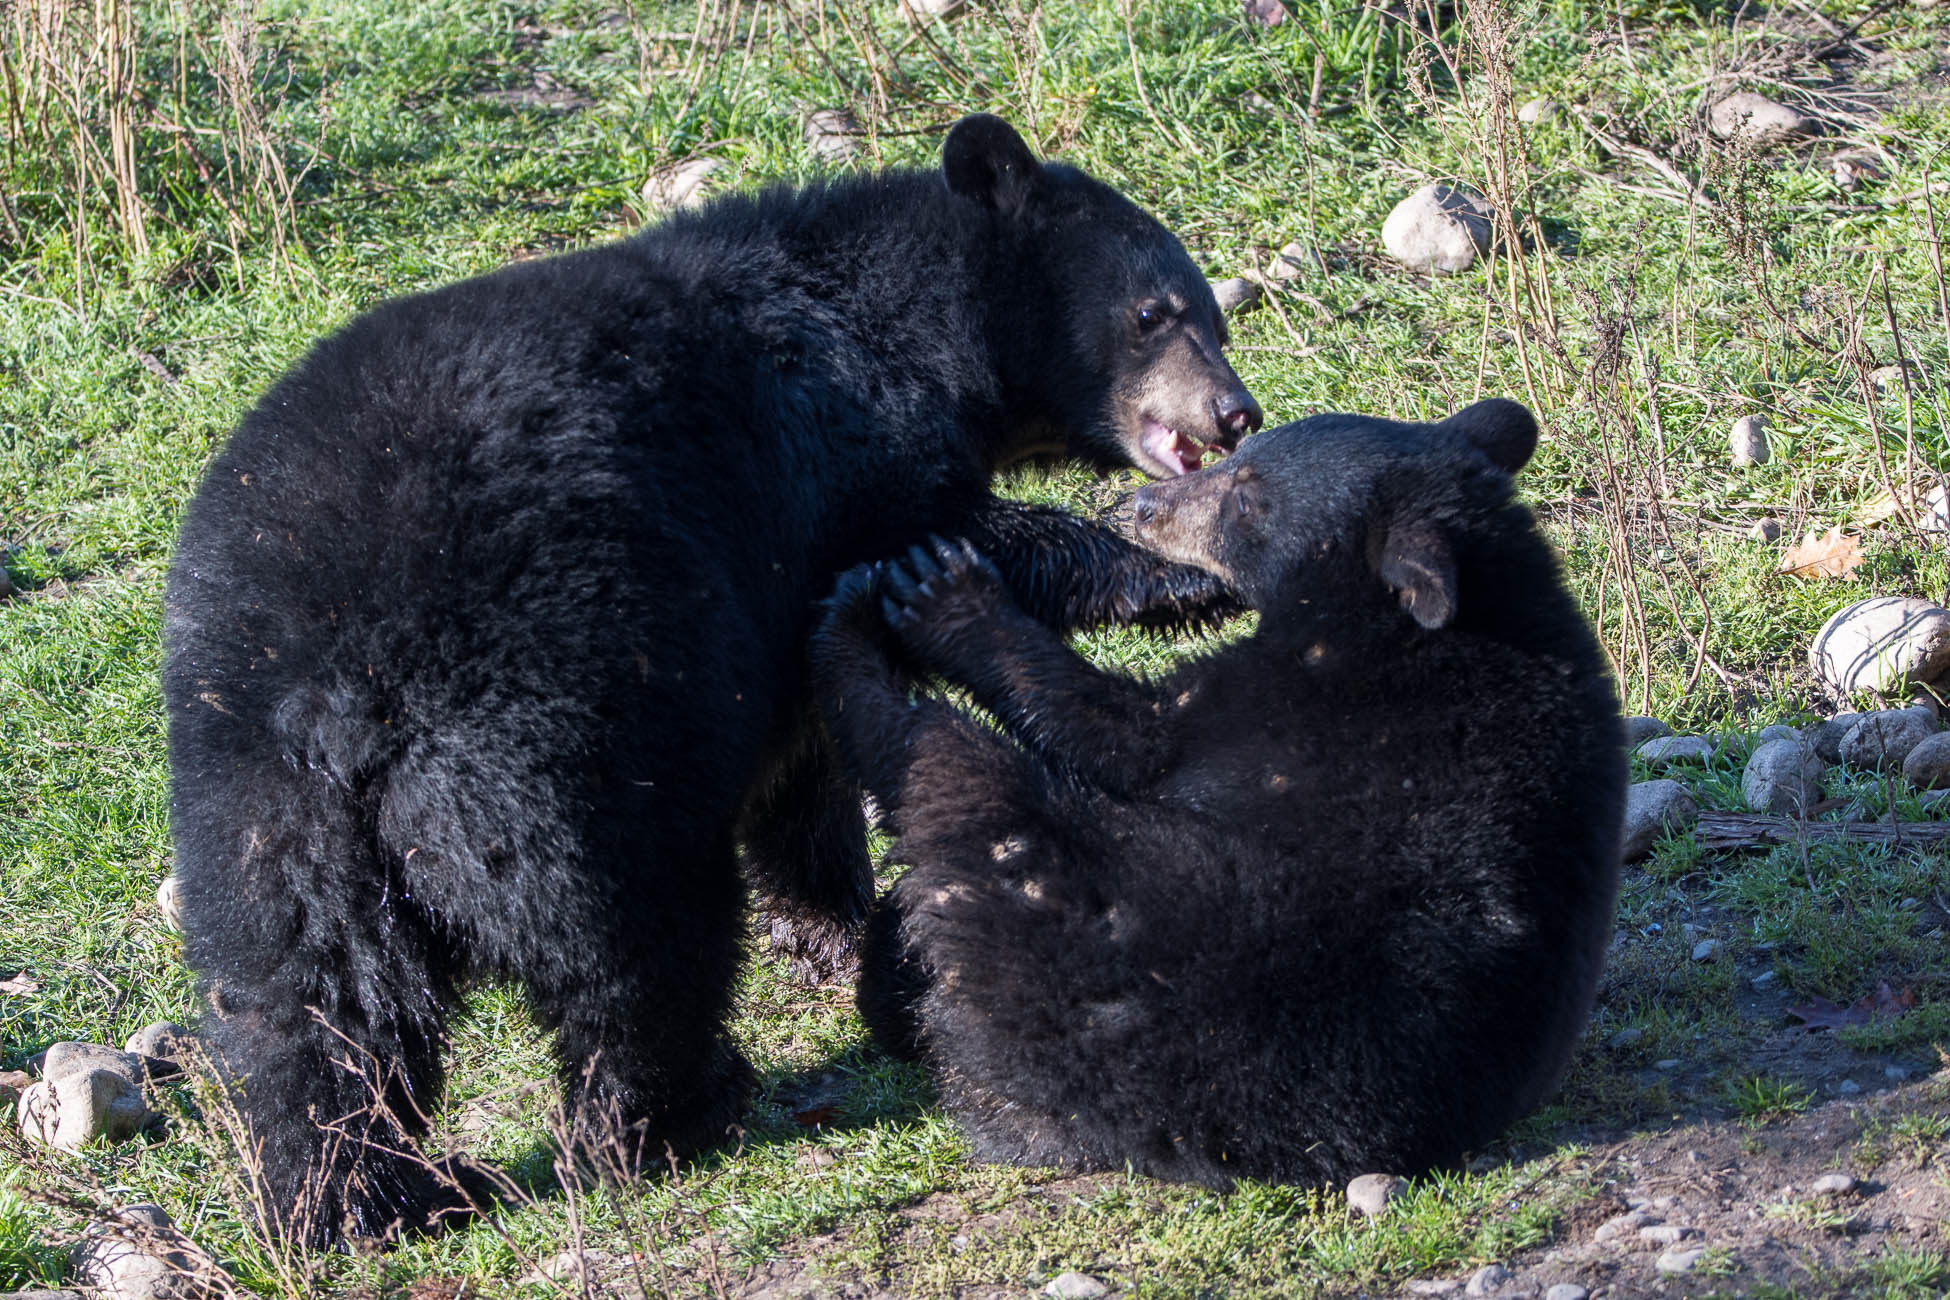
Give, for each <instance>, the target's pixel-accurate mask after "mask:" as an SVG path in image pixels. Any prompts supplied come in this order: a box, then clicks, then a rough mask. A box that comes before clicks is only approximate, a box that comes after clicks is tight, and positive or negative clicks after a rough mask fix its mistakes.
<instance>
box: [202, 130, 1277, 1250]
mask: <svg viewBox="0 0 1950 1300" xmlns="http://www.w3.org/2000/svg"><path fill="white" fill-rule="evenodd" d="M1224 334H1225V331H1224V326H1223V324H1222V323H1221V321H1220V318H1219V314H1218V310H1217V308H1216V306H1215V304H1214V302H1213V300H1212V295H1211V292H1210V290H1209V289H1208V288H1207V286H1206V282H1205V279H1204V277H1203V276H1201V275H1200V274H1199V272H1198V270H1197V268H1195V267H1194V266H1193V265H1192V263H1191V261H1190V260H1189V259H1188V258H1187V257H1186V255H1185V253H1184V250H1183V249H1182V248H1180V246H1179V245H1178V243H1177V241H1176V240H1174V239H1173V238H1172V237H1171V236H1170V234H1168V233H1167V232H1166V231H1165V230H1164V228H1163V227H1161V226H1160V225H1159V224H1158V223H1157V222H1156V221H1154V220H1152V219H1151V218H1150V217H1148V216H1146V215H1145V214H1144V213H1143V212H1141V211H1140V210H1139V209H1138V208H1136V207H1135V206H1133V205H1132V204H1131V203H1130V202H1129V201H1128V200H1126V199H1124V198H1123V197H1121V196H1120V195H1118V194H1117V193H1116V192H1115V191H1114V190H1112V189H1110V188H1109V187H1107V186H1105V185H1103V184H1102V183H1100V182H1098V181H1095V180H1092V179H1091V178H1090V177H1088V176H1086V175H1084V174H1082V173H1081V172H1079V171H1077V170H1075V169H1073V168H1070V167H1065V166H1061V165H1056V164H1050V165H1044V164H1043V163H1040V162H1039V161H1038V160H1037V159H1036V158H1035V157H1034V156H1033V155H1032V154H1031V153H1030V152H1029V151H1028V149H1027V148H1026V147H1025V146H1024V144H1023V142H1022V140H1021V139H1020V137H1018V136H1017V135H1016V133H1015V132H1014V131H1013V130H1011V129H1010V128H1009V127H1008V125H1007V124H1005V123H1003V122H1002V121H1000V120H999V119H997V118H993V117H986V116H976V117H970V118H967V119H965V120H963V121H962V122H960V123H959V124H957V126H956V127H955V129H954V130H953V131H952V132H951V133H950V134H949V136H948V139H947V141H946V144H945V147H944V150H943V168H942V173H941V175H939V176H937V175H934V174H931V173H926V172H894V173H890V174H886V175H879V176H873V177H866V178H860V179H854V180H846V181H838V182H834V183H831V184H826V185H820V186H813V187H809V188H807V189H804V190H799V191H796V192H795V191H792V190H789V189H783V188H781V189H773V190H770V191H767V192H764V193H760V194H757V195H754V196H750V197H734V198H728V199H725V200H722V201H720V202H718V203H716V204H714V205H712V206H710V207H708V208H706V209H704V210H702V211H700V212H698V213H695V214H686V215H680V216H677V217H673V218H672V219H671V220H669V221H667V222H665V223H664V224H662V225H659V226H657V227H655V228H653V229H650V230H647V231H645V232H644V233H642V234H641V235H639V236H637V237H635V238H632V239H628V240H624V241H622V242H620V243H616V244H612V245H609V246H607V247H602V248H597V249H593V250H589V251H585V252H580V253H575V254H571V255H568V256H564V257H559V258H555V259H551V260H548V261H543V262H535V263H529V264H526V265H517V266H512V267H509V268H507V269H505V270H502V271H500V272H497V273H495V274H492V275H487V276H483V277H481V278H478V279H474V280H469V281H467V282H465V283H461V284H457V285H453V286H451V287H448V288H445V289H442V290H439V291H437V292H433V293H427V294H423V295H418V296H414V297H409V298H403V299H400V300H397V301H393V302H389V303H386V304H384V305H382V306H380V307H378V308H376V309H374V310H373V311H371V312H369V313H368V314H366V315H365V316H363V317H361V318H359V319H358V320H355V321H354V322H353V323H352V324H350V325H348V326H347V327H346V328H345V329H344V330H342V331H341V332H339V333H338V334H336V335H335V336H333V337H331V338H329V339H327V340H325V341H324V342H323V343H321V344H320V345H319V346H318V347H317V349H316V350H314V351H313V352H312V353H311V355H310V356H308V357H307V358H305V359H304V360H303V361H302V362H300V363H299V364H298V365H297V366H296V367H295V368H294V369H293V370H292V371H291V373H290V374H288V375H287V376H286V377H285V378H284V379H283V380H281V381H280V382H279V383H278V384H277V385H276V386H275V387H273V388H272V389H271V391H270V392H269V393H268V394H267V395H266V396H265V398H264V399H263V401H262V402H260V403H259V404H258V406H257V408H256V409H255V410H253V411H252V412H251V413H250V414H249V415H248V416H247V417H246V418H245V419H244V421H243V423H242V425H241V426H240V427H239V428H238V430H237V432H236V434H235V435H234V436H233V437H232V438H231V440H230V442H229V445H228V446H227V448H226V449H225V450H224V451H223V453H222V454H221V455H220V456H218V457H217V459H216V461H215V462H214V464H212V466H211V468H210V471H209V474H208V477H207V478H206V479H205V480H204V483H203V485H202V487H201V489H200V490H199V491H198V493H197V496H196V498H195V500H194V501H192V502H191V504H190V507H189V510H188V513H187V515H186V517H185V519H184V522H183V529H182V535H181V539H180V541H179V543H178V548H177V553H176V558H175V563H174V565H173V567H172V569H171V573H170V581H169V590H168V599H167V619H168V624H167V656H166V661H165V665H164V669H163V684H164V690H165V695H166V698H167V704H168V710H169V743H170V760H171V764H172V767H173V769H174V782H175V784H174V802H173V805H172V816H173V822H174V829H175V835H176V846H177V873H178V875H179V878H180V886H181V898H182V907H183V919H184V923H185V931H186V934H187V944H186V956H187V959H188V961H189V964H190V965H191V966H192V967H193V968H194V969H195V970H196V971H197V972H198V974H199V975H200V977H201V979H202V982H203V986H204V991H205V994H206V996H207V999H208V1001H209V1004H210V1006H211V1008H212V1011H213V1014H212V1015H211V1016H210V1017H209V1018H208V1020H207V1023H206V1029H207V1033H208V1038H209V1042H210V1044H211V1046H212V1047H213V1048H214V1050H215V1053H216V1055H217V1056H218V1057H219V1058H220V1060H221V1062H222V1063H223V1065H224V1067H225V1069H226V1071H227V1072H228V1073H229V1074H230V1075H231V1076H232V1077H233V1078H234V1079H236V1080H238V1081H239V1082H238V1084H237V1087H236V1089H235V1095H236V1097H237V1098H238V1100H239V1101H240V1102H241V1104H242V1105H243V1107H244V1109H245V1110H246V1112H247V1114H248V1118H249V1124H250V1132H251V1135H252V1139H253V1141H254V1142H255V1143H256V1144H257V1145H258V1150H257V1153H256V1154H257V1158H258V1159H259V1160H260V1161H261V1164H262V1168H263V1171H264V1174H265V1176H266V1181H267V1184H268V1190H269V1196H270V1201H271V1207H272V1217H274V1218H275V1219H277V1220H278V1221H279V1222H278V1223H277V1224H276V1225H275V1226H277V1227H279V1228H281V1229H282V1230H284V1231H286V1232H299V1233H302V1234H304V1235H306V1236H308V1237H310V1238H312V1239H314V1240H318V1239H326V1238H330V1237H332V1236H334V1235H335V1234H336V1233H338V1232H339V1231H341V1230H350V1231H353V1232H356V1233H360V1234H374V1233H381V1232H384V1231H385V1230H386V1229H387V1228H388V1227H390V1226H391V1225H393V1224H394V1223H396V1222H400V1223H404V1224H405V1225H407V1226H416V1225H418V1224H420V1223H422V1222H424V1221H426V1220H427V1219H428V1216H429V1215H432V1214H435V1213H437V1212H440V1211H443V1210H445V1209H447V1208H450V1207H451V1206H452V1205H453V1204H454V1202H455V1199H456V1198H455V1197H453V1196H452V1195H451V1194H449V1193H448V1192H446V1191H444V1190H443V1189H442V1187H441V1186H440V1184H439V1183H438V1181H437V1180H435V1179H434V1178H432V1177H431V1176H429V1175H428V1174H427V1173H426V1171H425V1169H424V1168H423V1167H416V1165H415V1163H414V1162H413V1161H412V1160H411V1159H410V1158H408V1157H406V1156H404V1155H402V1154H400V1152H399V1148H400V1147H401V1145H402V1143H401V1142H400V1138H401V1137H402V1136H403V1135H405V1134H417V1133H418V1132H420V1131H422V1130H423V1129H424V1123H423V1119H422V1116H423V1114H424V1112H425V1110H426V1109H427V1108H428V1106H429V1104H430V1102H431V1101H432V1099H433V1098H434V1096H435V1095H436V1093H437V1090H438V1087H439V1084H440V1081H441V1038H442V1028H443V1024H444V1022H445V1019H446V1017H447V1015H448V1013H449V1012H450V1010H451V1009H452V1008H453V1006H454V1005H455V1001H456V989H457V984H458V983H459V981H461V980H463V979H465V978H466V977H468V976H470V975H474V974H482V975H488V976H498V977H508V978H515V979H519V980H521V981H522V982H523V983H524V984H525V986H526V989H527V992H528V995H529V998H530V1001H531V1004H532V1006H533V1008H534V1011H535V1014H536V1015H537V1017H538V1018H539V1019H540V1020H541V1022H542V1023H543V1024H544V1025H545V1026H546V1027H547V1028H548V1029H550V1030H551V1031H553V1033H554V1036H555V1044H556V1050H557V1053H558V1056H559V1059H560V1062H561V1068H562V1072H563V1076H564V1079H565V1082H566V1083H567V1084H568V1085H569V1087H570V1088H571V1090H572V1091H571V1101H572V1103H574V1104H577V1106H578V1108H579V1110H580V1111H581V1113H583V1114H585V1115H587V1114H592V1113H595V1112H596V1111H598V1110H600V1111H602V1112H605V1113H612V1114H615V1115H618V1116H620V1118H621V1120H622V1121H623V1122H626V1123H628V1122H637V1121H640V1122H641V1123H642V1124H643V1125H644V1127H643V1129H642V1130H641V1132H642V1136H643V1138H644V1141H645V1148H646V1149H647V1150H648V1151H650V1152H652V1153H660V1152H661V1151H662V1149H663V1147H664V1144H665V1143H669V1144H670V1145H671V1146H673V1147H674V1148H676V1149H678V1150H680V1151H681V1150H684V1149H687V1148H693V1147H695V1146H697V1145H699V1144H703V1143H708V1142H711V1141H714V1140H716V1139H718V1138H720V1137H721V1136H722V1135H723V1133H724V1132H725V1128H726V1125H727V1123H728V1122H729V1121H730V1120H731V1119H732V1118H733V1117H734V1116H735V1115H736V1114H737V1112H738V1108H739V1107H740V1105H741V1102H742V1099H743V1096H744V1093H745V1090H746V1086H747V1084H748V1081H749V1076H750V1071H749V1068H748V1066H747V1065H746V1063H745V1061H744V1060H743V1059H742V1057H741V1056H740V1055H739V1053H738V1051H737V1049H736V1048H735V1047H734V1046H733V1045H732V1043H731V1042H730V1041H729V1040H728V1039H727V1037H726V1033H725V1022H726V1018H727V1015H728V1013H729V1010H730V992H731V986H732V982H733V979H734V976H735V975H736V973H737V970H738V966H739V962H740V955H741V935H742V933H743V925H744V921H743V917H744V909H745V901H744V900H745V894H744V890H743V888H742V886H741V882H740V876H739V864H738V861H737V859H736V857H735V856H734V841H737V842H739V843H741V844H742V846H743V848H744V851H745V865H746V868H747V870H748V871H749V872H750V874H751V875H752V877H753V878H754V879H755V881H756V882H757V883H758V884H759V885H760V886H761V887H762V888H763V889H764V890H766V891H768V892H769V893H770V894H771V895H773V897H774V900H775V915H776V914H780V913H782V914H784V915H786V916H788V917H790V918H792V919H793V920H794V921H796V922H799V923H800V924H799V927H798V929H797V931H796V935H795V937H796V938H797V940H798V942H799V945H800V948H799V951H800V953H801V954H802V955H803V956H804V957H806V959H807V960H808V961H809V962H812V963H814V964H819V963H822V962H827V963H830V962H831V961H833V960H834V959H835V958H836V957H837V956H838V955H839V952H840V950H841V949H842V948H843V947H844V945H845V943H846V941H847V938H848V935H849V933H850V931H851V930H852V929H853V927H855V926H857V924H858V922H859V921H861V920H862V919H864V917H865V915H866V912H867V907H868V905H869V903H870V901H871V882H872V876H871V866H870V863H869V861H868V858H867V853H866V847H865V838H864V827H863V824H862V819H861V816H860V810H859V798H858V793H857V788H855V787H853V786H851V785H850V784H849V782H848V780H847V779H846V778H844V776H843V775H842V774H841V773H840V772H839V770H838V768H837V766H836V762H835V760H834V759H833V757H832V756H831V754H830V747H829V745H828V743H827V742H826V741H825V740H824V738H823V736H822V733H821V732H820V731H819V728H818V724H817V722H816V715H815V714H814V713H813V711H812V708H811V703H810V700H809V699H808V698H807V697H808V691H807V688H806V673H805V667H804V656H805V647H806V641H807V638H808V636H809V635H810V633H811V630H812V626H813V623H814V619H815V615H816V612H817V611H816V606H815V602H816V601H817V600H818V599H819V597H821V596H822V595H824V594H825V593H826V592H827V591H828V590H829V589H830V587H831V583H832V580H833V576H834V575H835V574H837V573H839V572H841V571H842V570H844V569H846V568H848V567H849V566H852V565H855V564H858V563H860V562H862V561H864V560H866V559H869V558H872V557H874V556H878V555H884V554H888V553H890V552H891V551H893V550H896V549H898V548H900V547H904V546H906V545H908V544H910V543H911V542H913V541H916V540H918V539H920V538H921V537H924V536H925V535H926V534H927V533H928V531H929V530H953V531H956V532H960V533H964V534H966V535H968V536H971V537H974V538H976V539H977V540H978V541H979V542H980V544H981V545H982V547H983V548H984V549H985V550H986V551H988V552H989V553H990V554H991V555H993V556H994V557H995V559H996V562H997V563H998V564H999V565H1000V566H1001V567H1002V568H1003V569H1004V570H1005V571H1007V572H1008V574H1009V575H1010V580H1011V582H1012V583H1014V584H1015V585H1016V587H1017V590H1019V591H1022V592H1024V593H1026V600H1027V602H1028V604H1029V606H1030V607H1031V608H1033V609H1034V610H1035V611H1036V612H1037V614H1038V615H1039V616H1041V617H1044V618H1047V619H1049V620H1051V621H1052V622H1053V623H1055V624H1057V625H1074V624H1079V623H1084V622H1089V621H1096V620H1103V619H1139V620H1155V621H1162V622H1171V621H1181V620H1191V619H1196V618H1198V617H1201V616H1202V615H1203V614H1205V613H1209V612H1211V611H1212V610H1214V609H1216V608H1218V607H1219V605H1220V604H1221V603H1223V602H1224V601H1225V600H1226V599H1228V597H1227V596H1226V595H1225V593H1224V589H1223V587H1222V586H1221V585H1220V584H1219V583H1217V582H1215V581H1214V580H1212V578H1211V577H1210V576H1209V575H1207V574H1205V573H1204V572H1201V571H1199V570H1196V569H1193V568H1188V567H1182V566H1178V565H1175V564H1170V563H1167V562H1164V561H1160V560H1158V559H1157V558H1156V557H1155V556H1152V555H1150V554H1149V553H1147V552H1145V551H1143V550H1142V549H1140V548H1138V547H1134V546H1130V545H1129V544H1127V543H1124V542H1121V541H1120V540H1118V539H1117V538H1116V537H1115V535H1113V534H1111V533H1109V532H1108V531H1106V530H1103V529H1100V528H1097V527H1095V526H1093V525H1089V524H1086V523H1084V522H1081V521H1079V520H1076V519H1073V518H1071V517H1069V516H1067V515H1064V514H1061V513H1060V512H1055V511H1047V510H1037V509H1031V508H1027V507H1023V506H1020V505H1016V504H1011V503H1008V502H1004V501H1002V500H1000V499H998V498H996V497H994V496H992V495H991V494H990V492H989V490H988V481H989V477H990V475H991V474H992V473H993V472H994V471H995V469H996V468H997V467H998V466H1000V465H1003V464H1006V463H1008V462H1010V461H1012V460H1016V459H1018V458H1021V457H1023V456H1027V455H1033V454H1039V453H1044V452H1061V453H1067V454H1070V455H1074V456H1079V457H1082V458H1085V459H1087V460H1091V461H1094V462H1097V463H1100V464H1104V465H1113V464H1132V463H1135V464H1137V465H1139V466H1141V467H1143V468H1144V469H1146V470H1149V471H1150V472H1151V473H1153V474H1177V473H1181V472H1183V471H1185V470H1187V469H1191V468H1195V467H1196V465H1197V461H1198V458H1199V455H1200V453H1201V452H1202V451H1203V450H1205V445H1206V444H1218V445H1221V446H1230V445H1232V444H1233V443H1235V442H1236V441H1237V440H1238V438H1239V436H1240V435H1241V434H1242V433H1243V432H1245V431H1246V430H1248V429H1249V428H1254V427H1257V426H1258V423H1259V412H1258V409H1257V408H1256V407H1255V406H1254V404H1253V402H1252V399H1251V397H1250V396H1249V395H1248V394H1247V393H1246V391H1245V390H1244V389H1243V388H1242V387H1241V386H1240V383H1239V380H1238V378H1237V377H1236V376H1235V375H1234V374H1233V372H1232V370H1231V368H1230V367H1229V366H1228V365H1227V364H1226V362H1225V359H1224V358H1223V356H1222V355H1221V352H1220V348H1221V345H1222V344H1223V343H1224V341H1225V337H1224ZM694 471H695V472H694ZM369 1087H376V1088H378V1089H380V1090H381V1092H382V1093H383V1099H384V1101H385V1102H386V1103H387V1104H386V1105H385V1106H384V1107H368V1104H367V1103H368V1101H369V1100H370V1097H369Z"/></svg>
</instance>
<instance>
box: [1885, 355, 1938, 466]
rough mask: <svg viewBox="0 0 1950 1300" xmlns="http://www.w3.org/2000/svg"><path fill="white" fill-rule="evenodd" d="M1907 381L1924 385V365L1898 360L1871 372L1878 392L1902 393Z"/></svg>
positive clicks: (1914, 385)
mask: <svg viewBox="0 0 1950 1300" xmlns="http://www.w3.org/2000/svg"><path fill="white" fill-rule="evenodd" d="M1905 382H1907V383H1908V385H1909V387H1911V388H1920V387H1922V385H1923V371H1922V367H1920V366H1918V365H1917V364H1916V363H1915V362H1913V361H1909V362H1904V361H1898V362H1896V363H1895V364H1894V365H1888V366H1877V367H1876V368H1875V369H1874V370H1871V371H1870V372H1869V384H1870V386H1871V387H1873V388H1874V389H1875V390H1876V391H1877V392H1878V393H1892V392H1893V393H1901V392H1902V391H1903V386H1904V383H1905ZM1939 490H1940V489H1939Z"/></svg>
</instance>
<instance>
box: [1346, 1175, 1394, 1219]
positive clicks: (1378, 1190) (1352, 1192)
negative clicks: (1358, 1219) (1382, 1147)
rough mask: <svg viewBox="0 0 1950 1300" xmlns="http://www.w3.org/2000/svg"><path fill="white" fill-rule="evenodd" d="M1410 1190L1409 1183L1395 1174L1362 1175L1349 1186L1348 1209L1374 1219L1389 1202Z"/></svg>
mask: <svg viewBox="0 0 1950 1300" xmlns="http://www.w3.org/2000/svg"><path fill="white" fill-rule="evenodd" d="M1407 1190H1408V1182H1407V1181H1406V1180H1405V1179H1401V1178H1397V1177H1395V1176H1394V1175H1393V1174H1362V1175H1361V1176H1360V1177H1359V1178H1356V1179H1355V1180H1354V1181H1353V1182H1351V1183H1349V1184H1348V1185H1347V1208H1348V1209H1350V1210H1353V1211H1355V1212H1356V1213H1357V1214H1363V1215H1366V1216H1367V1217H1368V1218H1370V1219H1373V1218H1377V1217H1379V1216H1380V1215H1381V1213H1382V1211H1384V1210H1386V1209H1387V1208H1388V1202H1390V1201H1392V1200H1394V1199H1395V1198H1396V1197H1397V1196H1400V1195H1401V1194H1402V1193H1403V1192H1405V1191H1407Z"/></svg>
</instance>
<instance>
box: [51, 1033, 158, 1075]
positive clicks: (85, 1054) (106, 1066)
mask: <svg viewBox="0 0 1950 1300" xmlns="http://www.w3.org/2000/svg"><path fill="white" fill-rule="evenodd" d="M40 1061H41V1077H42V1078H43V1079H58V1078H60V1077H61V1076H62V1075H66V1074H75V1073H78V1072H80V1071H84V1070H106V1071H108V1072H109V1073H110V1074H113V1075H116V1076H118V1077H119V1078H123V1079H126V1080H128V1081H129V1082H130V1083H131V1084H139V1083H141V1082H142V1058H141V1057H139V1056H137V1055H135V1053H133V1052H118V1051H116V1050H115V1049H114V1048H112V1047H104V1046H103V1045H102V1044H100V1043H55V1044H54V1045H53V1046H51V1047H49V1048H48V1049H47V1050H46V1051H45V1052H43V1053H41V1057H40Z"/></svg>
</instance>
